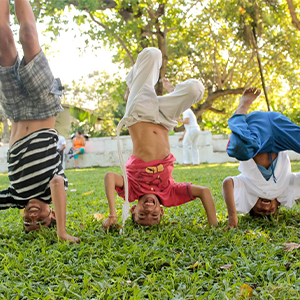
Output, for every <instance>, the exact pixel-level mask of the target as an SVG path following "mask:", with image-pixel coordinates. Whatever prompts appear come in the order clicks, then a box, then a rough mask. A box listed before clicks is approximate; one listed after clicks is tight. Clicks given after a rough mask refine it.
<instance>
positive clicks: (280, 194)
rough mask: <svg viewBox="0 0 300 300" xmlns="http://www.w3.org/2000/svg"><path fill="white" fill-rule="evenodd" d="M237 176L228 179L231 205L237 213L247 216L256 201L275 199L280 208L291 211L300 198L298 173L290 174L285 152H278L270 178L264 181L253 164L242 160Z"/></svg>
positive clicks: (299, 174) (251, 160)
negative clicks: (230, 185)
mask: <svg viewBox="0 0 300 300" xmlns="http://www.w3.org/2000/svg"><path fill="white" fill-rule="evenodd" d="M239 171H240V172H241V174H240V175H238V176H233V177H231V178H232V179H233V184H234V189H233V191H234V202H235V207H236V210H237V211H238V212H241V213H244V214H246V213H248V212H249V211H250V210H251V209H252V207H253V206H254V205H255V204H256V202H257V200H258V198H263V199H269V200H273V199H277V201H278V202H280V204H281V206H284V207H288V208H291V207H292V206H293V205H294V204H295V200H296V199H299V198H300V173H291V163H290V159H289V157H288V154H287V153H286V152H279V153H278V159H277V164H276V167H275V170H274V174H275V177H276V179H277V180H276V183H275V182H274V178H273V176H271V178H270V179H269V180H266V179H265V178H264V177H263V175H262V174H261V172H260V171H259V169H258V167H257V165H256V163H255V161H254V160H253V159H250V160H248V161H241V162H240V165H239Z"/></svg>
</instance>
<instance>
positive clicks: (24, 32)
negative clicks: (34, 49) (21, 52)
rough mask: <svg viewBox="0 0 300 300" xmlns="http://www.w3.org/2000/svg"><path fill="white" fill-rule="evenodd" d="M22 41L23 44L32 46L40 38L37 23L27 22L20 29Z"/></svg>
mask: <svg viewBox="0 0 300 300" xmlns="http://www.w3.org/2000/svg"><path fill="white" fill-rule="evenodd" d="M19 40H20V43H21V44H22V46H30V45H32V44H33V43H34V42H35V41H36V40H38V35H37V31H36V27H35V24H25V25H23V26H22V27H21V29H20V36H19Z"/></svg>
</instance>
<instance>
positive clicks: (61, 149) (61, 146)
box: [57, 134, 67, 169]
mask: <svg viewBox="0 0 300 300" xmlns="http://www.w3.org/2000/svg"><path fill="white" fill-rule="evenodd" d="M66 144H67V143H66V139H65V138H64V137H63V136H62V135H60V134H59V135H58V142H57V151H58V153H59V155H60V159H61V165H62V168H63V169H65V161H64V153H65V149H66Z"/></svg>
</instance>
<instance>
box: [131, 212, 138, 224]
mask: <svg viewBox="0 0 300 300" xmlns="http://www.w3.org/2000/svg"><path fill="white" fill-rule="evenodd" d="M131 220H132V222H133V223H134V224H137V222H136V221H135V214H131Z"/></svg>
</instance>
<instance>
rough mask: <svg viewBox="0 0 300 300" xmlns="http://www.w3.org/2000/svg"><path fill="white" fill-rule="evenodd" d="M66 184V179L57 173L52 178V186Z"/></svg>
mask: <svg viewBox="0 0 300 300" xmlns="http://www.w3.org/2000/svg"><path fill="white" fill-rule="evenodd" d="M61 184H64V179H63V177H62V176H60V175H57V174H55V175H54V176H53V178H52V179H51V180H50V187H51V186H58V185H61Z"/></svg>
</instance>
